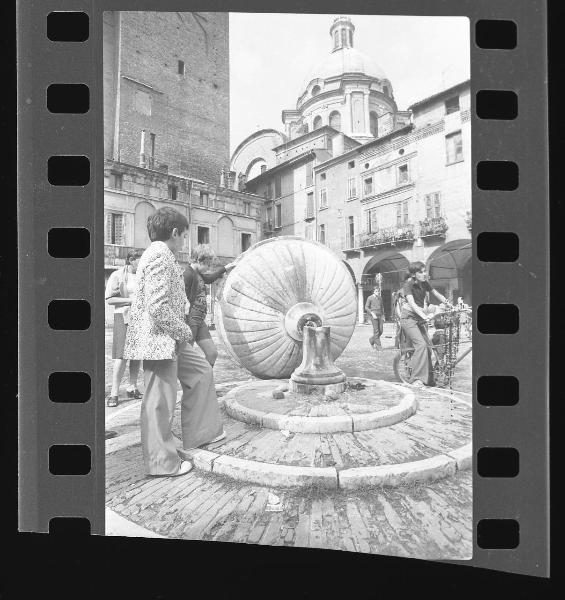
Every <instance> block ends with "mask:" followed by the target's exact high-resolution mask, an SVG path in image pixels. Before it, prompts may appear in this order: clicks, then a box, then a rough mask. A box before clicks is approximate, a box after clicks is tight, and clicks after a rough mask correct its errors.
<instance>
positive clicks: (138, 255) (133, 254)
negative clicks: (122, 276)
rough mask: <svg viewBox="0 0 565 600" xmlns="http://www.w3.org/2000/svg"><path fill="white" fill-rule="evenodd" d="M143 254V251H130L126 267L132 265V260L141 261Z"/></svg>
mask: <svg viewBox="0 0 565 600" xmlns="http://www.w3.org/2000/svg"><path fill="white" fill-rule="evenodd" d="M142 254H143V250H130V251H129V252H128V255H127V256H126V265H131V261H132V260H139V259H140V258H141V255H142Z"/></svg>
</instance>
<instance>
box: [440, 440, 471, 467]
mask: <svg viewBox="0 0 565 600" xmlns="http://www.w3.org/2000/svg"><path fill="white" fill-rule="evenodd" d="M446 454H447V456H450V457H451V458H454V459H455V460H456V462H457V469H458V470H459V471H465V470H466V469H470V468H471V467H472V466H473V444H472V443H471V442H470V443H469V444H465V446H461V448H457V449H456V450H450V451H449V452H446Z"/></svg>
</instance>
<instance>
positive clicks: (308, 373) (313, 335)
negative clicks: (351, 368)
mask: <svg viewBox="0 0 565 600" xmlns="http://www.w3.org/2000/svg"><path fill="white" fill-rule="evenodd" d="M302 335H303V340H302V362H301V364H300V365H299V366H298V368H297V369H296V370H295V371H294V372H293V373H292V375H291V376H290V380H289V387H290V390H291V391H293V392H296V393H298V394H326V393H328V392H336V393H341V392H343V391H345V387H346V377H345V373H344V372H343V371H342V370H341V369H339V368H338V367H336V366H335V365H334V363H333V360H332V357H331V353H330V327H328V326H322V327H312V326H310V325H304V327H303V329H302Z"/></svg>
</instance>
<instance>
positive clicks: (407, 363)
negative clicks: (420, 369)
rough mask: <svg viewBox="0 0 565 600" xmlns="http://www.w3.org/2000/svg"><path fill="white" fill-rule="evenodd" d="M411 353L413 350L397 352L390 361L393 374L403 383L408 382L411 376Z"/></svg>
mask: <svg viewBox="0 0 565 600" xmlns="http://www.w3.org/2000/svg"><path fill="white" fill-rule="evenodd" d="M412 354H413V350H407V351H404V352H402V351H400V352H397V353H396V355H395V356H394V359H393V361H392V368H393V369H394V374H395V375H396V377H397V378H398V380H399V381H402V382H403V383H409V381H410V378H411V377H412Z"/></svg>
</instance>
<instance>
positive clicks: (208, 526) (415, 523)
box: [106, 326, 473, 559]
mask: <svg viewBox="0 0 565 600" xmlns="http://www.w3.org/2000/svg"><path fill="white" fill-rule="evenodd" d="M370 329H371V328H370V327H368V326H358V327H357V329H356V331H355V333H354V335H353V338H352V340H351V342H350V344H349V346H348V347H347V348H346V351H345V352H344V354H343V355H342V356H341V357H340V358H339V359H338V361H336V363H337V364H338V365H339V366H340V367H341V368H342V369H343V370H344V371H345V372H346V374H347V375H348V376H362V377H369V378H374V379H383V380H388V381H394V380H395V377H394V373H393V370H392V356H393V351H392V343H393V342H392V340H393V338H392V327H391V326H387V328H386V329H385V337H383V346H384V348H385V349H384V350H383V351H382V352H380V353H377V352H375V351H372V350H371V349H370V347H369V346H368V342H367V339H368V337H369V335H370ZM213 335H214V337H215V339H216V341H217V337H216V334H215V332H214V333H213ZM386 336H389V337H386ZM106 341H107V344H106V345H107V353H106V354H107V357H109V356H110V353H111V352H110V348H111V330H107V335H106ZM217 344H218V349H219V357H218V362H217V363H216V367H215V369H214V372H215V378H216V384H217V387H218V388H219V389H222V387H223V386H226V384H228V385H227V386H226V387H225V388H224V389H229V388H230V387H231V385H230V383H231V382H236V381H245V380H248V379H250V375H249V373H248V372H247V371H245V370H243V369H241V368H240V367H239V366H238V365H236V364H234V362H233V361H232V359H231V358H230V357H229V356H228V355H227V353H226V352H225V349H224V348H223V346H222V345H221V344H220V343H219V342H218V341H217ZM387 348H389V350H387ZM106 367H107V368H106V374H107V380H108V377H109V376H111V360H109V359H108V358H107V361H106ZM124 383H125V382H124ZM452 387H453V389H456V390H460V391H461V392H463V393H462V394H457V396H458V397H459V399H462V400H463V401H462V402H450V400H449V399H448V398H445V397H443V396H441V394H442V393H443V394H445V395H448V393H447V392H442V391H439V392H438V393H436V394H432V393H427V394H426V393H424V395H423V397H422V399H421V400H420V404H421V408H423V409H424V408H427V409H428V410H422V411H421V412H419V413H417V414H416V415H414V416H413V417H410V419H409V420H407V421H405V422H403V423H398V424H396V425H394V426H391V427H389V428H382V429H380V430H374V431H369V432H359V433H358V434H357V435H358V436H360V437H361V440H363V441H364V443H365V444H366V446H365V447H362V444H361V445H359V444H358V443H353V442H352V440H349V439H348V436H351V435H352V434H318V435H316V436H312V434H293V437H294V440H293V439H292V438H291V439H289V440H284V442H286V445H285V446H283V439H284V438H283V436H282V435H281V432H280V431H278V432H277V431H271V432H268V434H270V435H274V436H277V437H275V438H273V440H270V441H268V440H267V439H266V437H267V435H266V433H265V430H261V429H259V428H257V427H253V426H251V425H248V424H245V423H241V422H238V421H233V420H230V419H229V417H227V416H226V417H225V418H226V425H227V429H228V430H229V431H228V439H227V440H226V444H227V446H226V447H224V448H223V449H222V452H224V451H225V452H226V453H227V454H228V455H229V454H230V453H231V455H233V456H236V455H238V453H239V454H241V455H243V456H246V457H250V456H251V457H254V458H259V459H260V458H262V457H263V458H264V453H265V452H266V451H269V452H271V450H272V452H271V454H272V459H273V460H274V461H275V462H280V463H282V464H307V463H308V464H316V465H320V466H323V465H328V464H333V465H337V466H340V465H341V466H347V465H354V464H359V463H360V461H361V462H362V461H363V460H365V461H366V462H368V460H369V459H368V457H369V456H370V457H371V460H372V462H373V463H379V461H382V462H387V461H390V460H406V459H407V458H410V457H411V458H417V457H424V456H428V455H429V454H430V451H429V450H426V448H428V449H429V448H430V447H431V448H433V449H434V451H438V452H440V451H443V450H445V448H447V447H452V446H454V445H457V444H459V443H461V444H463V443H465V442H466V441H470V425H471V423H470V407H469V406H467V404H470V397H469V394H470V392H471V357H470V356H468V357H467V358H466V359H465V360H464V361H462V363H461V364H460V365H459V366H458V368H457V370H456V374H455V377H454V381H453V386H452ZM140 388H141V389H143V387H142V385H140ZM124 389H125V388H124ZM122 393H124V392H123V391H122ZM466 403H467V404H466ZM138 405H139V402H137V401H123V402H122V403H121V404H120V406H119V407H118V408H112V409H109V408H107V409H106V410H107V417H109V421H108V428H111V429H114V430H117V431H118V433H119V434H120V435H119V437H118V438H114V439H113V440H109V441H108V442H107V452H111V453H110V454H108V455H107V467H106V476H107V507H108V508H109V509H111V510H113V511H115V512H116V513H118V514H119V515H121V516H122V517H125V518H126V519H128V520H129V521H131V522H133V523H135V524H137V525H140V526H141V527H143V528H146V529H147V530H149V531H151V532H154V533H156V534H159V535H163V536H166V537H176V538H183V539H199V540H218V541H226V542H243V543H255V544H267V545H285V546H303V547H319V548H332V549H341V550H348V551H356V552H370V553H379V554H389V555H395V556H412V557H417V558H423V559H465V558H469V557H470V555H471V551H472V537H473V536H472V495H471V478H472V476H471V471H458V472H457V473H456V474H455V475H453V476H451V477H447V478H445V479H442V480H439V481H435V482H433V483H428V484H413V485H408V486H404V487H400V488H387V487H377V488H367V489H357V490H340V489H337V490H335V489H334V490H324V489H323V488H318V487H315V486H309V487H306V488H290V489H288V488H287V489H284V488H280V487H278V488H269V487H264V486H260V485H254V484H250V483H246V482H242V481H236V480H234V479H232V478H228V477H226V476H223V475H218V474H216V473H205V472H202V471H200V470H197V469H194V470H193V471H192V472H191V473H189V474H188V475H186V476H183V477H180V478H149V477H146V476H145V474H144V472H143V464H142V457H141V448H140V445H139V441H138V440H139V438H138V435H139V426H138V424H137V418H138V415H139V409H138ZM430 410H431V411H432V412H429V411H430ZM433 410H435V411H439V413H438V414H439V416H438V414H435V415H434V414H433ZM426 413H428V414H426ZM416 417H417V418H418V419H419V420H418V421H414V422H413V423H411V421H412V419H416ZM177 418H178V417H177ZM454 421H456V422H457V424H458V427H459V432H458V433H457V434H454V433H450V432H449V431H447V429H448V428H447V427H446V424H449V423H453V422H454ZM175 427H176V428H178V423H176V422H175ZM395 428H396V429H398V432H397V434H398V433H402V435H403V438H402V439H403V440H404V442H403V445H401V446H400V447H397V448H396V450H395V448H394V445H395V444H397V442H398V439H400V438H399V437H398V435H397V436H396V438H395V437H394V431H391V430H394V429H395ZM430 433H431V435H430ZM301 435H302V437H303V438H304V439H306V437H305V436H308V435H310V436H312V437H311V438H310V440H309V442H312V443H308V444H306V446H305V447H306V448H309V449H310V451H311V452H310V451H306V453H304V452H303V450H302V446H300V444H298V443H297V442H298V440H299V438H300V436H301ZM453 435H455V436H456V438H457V439H454V438H453ZM314 437H315V438H316V439H314ZM128 439H131V442H128ZM275 439H276V440H277V443H276V444H275V445H272V444H271V442H274V440H275ZM120 440H121V441H120ZM124 442H125V443H126V447H123V448H121V449H119V448H120V443H122V444H123V443H124ZM314 442H315V443H314ZM130 444H131V445H130ZM277 444H278V446H277ZM461 444H460V445H461ZM112 448H114V450H115V451H112ZM269 448H270V450H269ZM210 449H211V450H214V451H215V452H219V451H220V448H215V449H213V448H210ZM279 450H282V451H281V452H279ZM363 457H365V458H363ZM270 493H274V494H276V495H277V496H278V497H279V498H280V499H281V505H280V506H281V507H282V511H280V512H279V511H276V512H271V511H269V510H268V508H269V504H268V498H269V494H270Z"/></svg>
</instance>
